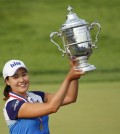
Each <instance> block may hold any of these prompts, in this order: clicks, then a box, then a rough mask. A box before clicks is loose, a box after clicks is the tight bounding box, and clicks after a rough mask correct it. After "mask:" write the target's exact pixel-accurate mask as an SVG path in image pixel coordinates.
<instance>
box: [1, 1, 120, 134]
mask: <svg viewBox="0 0 120 134" xmlns="http://www.w3.org/2000/svg"><path fill="white" fill-rule="evenodd" d="M68 5H71V6H72V7H73V12H75V13H77V15H78V16H79V17H80V18H82V19H85V20H86V21H87V22H89V23H92V22H94V21H98V22H99V23H100V24H101V27H102V30H101V33H100V36H99V40H98V43H97V45H98V49H94V50H93V54H92V55H91V56H90V59H89V62H90V63H91V64H93V65H95V66H96V67H97V70H95V71H93V72H90V73H86V75H85V76H84V77H82V78H81V79H80V81H79V85H80V86H79V90H80V91H79V96H78V100H77V102H76V103H75V104H72V105H69V106H66V107H63V108H61V109H60V111H58V112H57V114H53V115H51V116H50V128H51V133H52V134H65V133H69V134H72V133H75V134H80V133H83V134H88V133H89V134H119V133H120V123H119V122H120V116H119V113H120V108H119V106H120V99H119V98H120V97H119V94H120V83H119V81H120V60H119V58H120V45H119V39H120V34H119V31H120V25H119V22H120V14H119V11H120V2H119V0H111V1H109V0H100V1H96V0H0V70H1V71H0V72H1V73H0V75H1V77H0V89H1V95H0V97H1V101H0V104H1V108H0V117H1V120H0V125H1V126H3V127H1V128H0V130H1V133H2V134H7V133H8V129H7V126H6V124H5V121H4V118H3V114H2V108H3V105H4V102H3V101H2V98H3V95H2V91H3V88H4V81H3V78H2V68H3V65H4V63H5V62H6V61H8V60H10V59H20V60H22V61H24V62H25V64H26V65H27V67H28V68H29V73H30V78H31V86H30V90H31V89H32V90H33V89H34V90H39V89H40V90H41V89H43V90H44V91H46V92H47V91H48V92H54V91H56V90H57V89H58V88H59V86H60V84H61V82H62V81H63V79H64V77H65V75H66V74H67V72H68V70H69V62H68V59H67V58H66V57H62V56H61V52H59V51H58V49H57V47H56V46H55V45H54V44H52V43H51V42H50V38H49V36H50V33H51V32H53V31H58V32H59V29H60V28H61V26H62V24H63V23H64V22H65V20H66V15H67V14H68V12H67V7H68ZM96 32H97V28H94V30H93V31H92V34H93V36H94V35H95V34H96ZM93 39H94V38H93ZM56 42H57V43H59V45H60V46H61V47H62V46H63V44H62V40H61V38H57V37H56Z"/></svg>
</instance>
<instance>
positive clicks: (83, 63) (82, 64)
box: [76, 56, 96, 72]
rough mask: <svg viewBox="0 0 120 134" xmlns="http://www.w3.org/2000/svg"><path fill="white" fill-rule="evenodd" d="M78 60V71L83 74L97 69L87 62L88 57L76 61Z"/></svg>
mask: <svg viewBox="0 0 120 134" xmlns="http://www.w3.org/2000/svg"><path fill="white" fill-rule="evenodd" d="M76 60H77V66H76V69H80V70H82V71H83V72H89V71H93V70H95V69H96V67H95V66H94V65H90V64H89V63H88V60H87V56H82V57H79V58H77V59H76Z"/></svg>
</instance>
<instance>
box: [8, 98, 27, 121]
mask: <svg viewBox="0 0 120 134" xmlns="http://www.w3.org/2000/svg"><path fill="white" fill-rule="evenodd" d="M24 103H25V101H23V100H17V99H15V100H12V101H10V102H8V104H7V106H6V111H7V113H8V116H9V118H10V119H11V120H15V119H16V118H17V115H18V111H19V109H20V107H21V106H22V105H23V104H24Z"/></svg>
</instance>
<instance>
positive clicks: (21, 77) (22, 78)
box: [6, 68, 29, 95]
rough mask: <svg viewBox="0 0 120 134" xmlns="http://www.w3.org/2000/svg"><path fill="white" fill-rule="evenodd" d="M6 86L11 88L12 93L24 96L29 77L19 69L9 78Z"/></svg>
mask: <svg viewBox="0 0 120 134" xmlns="http://www.w3.org/2000/svg"><path fill="white" fill-rule="evenodd" d="M6 84H7V85H9V86H11V89H12V91H13V92H15V93H17V94H20V95H24V94H25V93H26V91H27V90H28V87H29V77H28V73H27V71H26V69H24V68H19V69H18V70H17V71H16V73H15V74H14V75H13V76H9V79H8V80H6Z"/></svg>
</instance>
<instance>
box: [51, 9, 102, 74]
mask: <svg viewBox="0 0 120 134" xmlns="http://www.w3.org/2000/svg"><path fill="white" fill-rule="evenodd" d="M67 10H68V11H69V13H68V15H67V19H66V22H65V23H64V24H63V25H62V27H61V29H60V32H52V33H51V34H50V40H51V42H52V43H54V44H55V45H56V46H57V47H58V50H59V51H61V52H62V53H63V54H62V56H64V55H65V54H67V56H68V57H69V58H72V59H75V60H76V62H77V66H76V68H77V69H80V70H82V71H84V72H86V71H92V70H95V69H96V67H95V66H94V65H90V64H89V63H88V59H89V56H90V55H91V54H92V50H93V48H97V46H96V42H97V41H98V35H99V33H100V30H101V26H100V24H99V23H98V22H93V23H91V24H90V25H89V23H88V22H86V21H85V20H83V19H80V18H79V17H78V16H77V15H76V13H73V12H72V7H70V6H68V9H67ZM94 26H97V27H98V32H97V34H96V36H95V41H94V42H92V38H91V35H90V30H91V29H93V28H94ZM54 35H56V36H58V37H61V38H62V41H63V44H64V45H63V47H64V49H62V48H61V47H60V46H59V45H58V44H57V43H56V42H55V41H54V40H53V36H54Z"/></svg>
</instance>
